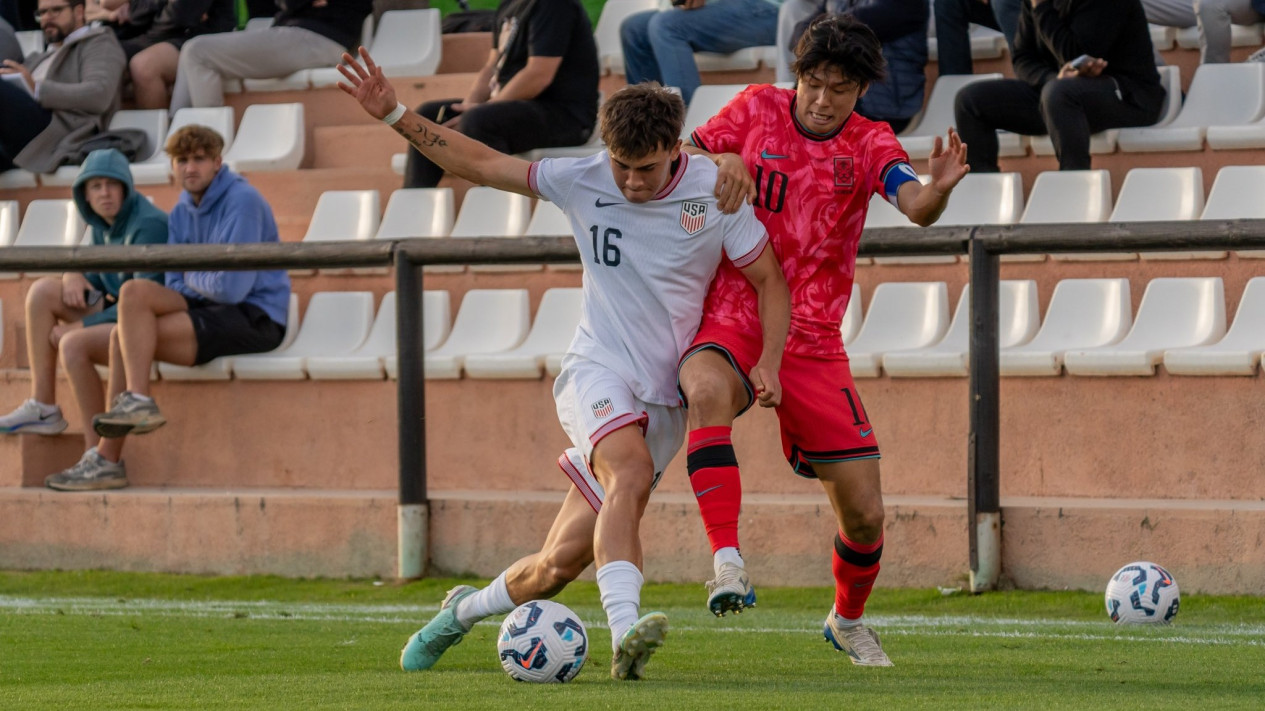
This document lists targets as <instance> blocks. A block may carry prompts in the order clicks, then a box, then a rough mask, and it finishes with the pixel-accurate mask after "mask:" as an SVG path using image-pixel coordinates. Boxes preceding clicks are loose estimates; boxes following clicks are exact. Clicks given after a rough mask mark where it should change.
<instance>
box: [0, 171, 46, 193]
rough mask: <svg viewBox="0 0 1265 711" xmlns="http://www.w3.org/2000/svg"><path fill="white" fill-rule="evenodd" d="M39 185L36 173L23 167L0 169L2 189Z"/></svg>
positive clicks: (0, 188)
mask: <svg viewBox="0 0 1265 711" xmlns="http://www.w3.org/2000/svg"><path fill="white" fill-rule="evenodd" d="M38 185H39V182H38V181H37V180H36V179H35V173H32V172H31V171H29V170H22V169H21V168H13V169H12V170H5V171H0V190H17V189H19V188H34V187H36V186H38Z"/></svg>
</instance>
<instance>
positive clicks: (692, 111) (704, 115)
mask: <svg viewBox="0 0 1265 711" xmlns="http://www.w3.org/2000/svg"><path fill="white" fill-rule="evenodd" d="M746 88H747V85H746V84H703V85H702V86H700V87H698V88H697V89H695V90H694V97H693V98H692V99H690V105H689V107H688V108H687V109H686V110H685V125H684V126H682V128H681V138H682V139H684V140H686V141H689V139H690V134H691V133H693V132H694V129H696V128H698V127H699V126H702V125H703V124H705V123H707V121H708V119H710V118H711V117H713V116H715V115H716V114H718V113H720V110H721V109H722V108H724V107H725V104H728V103H729V101H730V100H731V99H733V98H734V97H735V96H737V95H738V94H739V93H740V92H741V91H742V90H743V89H746Z"/></svg>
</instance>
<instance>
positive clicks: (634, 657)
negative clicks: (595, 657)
mask: <svg viewBox="0 0 1265 711" xmlns="http://www.w3.org/2000/svg"><path fill="white" fill-rule="evenodd" d="M667 636H668V618H667V615H664V614H663V613H662V612H651V613H648V614H646V615H644V616H642V618H641V619H640V620H637V621H636V622H634V623H633V626H632V627H629V628H628V631H627V632H625V633H624V636H623V638H621V639H620V640H619V648H618V649H616V650H615V658H614V659H612V660H611V678H612V679H616V680H619V681H638V680H640V679H642V678H643V677H644V676H645V673H646V662H648V661H650V655H652V654H654V653H655V650H657V649H658V648H659V647H662V646H663V640H664V639H666V638H667Z"/></svg>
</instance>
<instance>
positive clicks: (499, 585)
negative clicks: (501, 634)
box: [453, 572, 517, 630]
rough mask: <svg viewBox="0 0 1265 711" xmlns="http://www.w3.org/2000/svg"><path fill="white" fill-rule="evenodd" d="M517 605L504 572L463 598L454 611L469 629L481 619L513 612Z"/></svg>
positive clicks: (462, 624) (458, 619)
mask: <svg viewBox="0 0 1265 711" xmlns="http://www.w3.org/2000/svg"><path fill="white" fill-rule="evenodd" d="M515 607H517V606H516V605H515V604H514V601H513V600H511V599H510V590H509V587H507V586H506V585H505V573H504V572H502V573H501V574H500V575H498V576H496V580H493V581H492V582H491V583H490V584H489V585H488V586H487V587H486V588H483V589H482V590H480V591H478V592H476V593H474V594H473V595H467V596H465V597H464V598H462V600H461V602H458V603H457V609H456V610H453V612H454V613H455V614H456V615H457V622H460V623H461V626H462V627H465V628H466V629H467V630H468V629H470V628H471V627H473V626H474V623H476V622H478V621H479V620H482V619H484V618H487V617H491V616H492V615H504V614H506V613H509V612H513V611H514V608H515Z"/></svg>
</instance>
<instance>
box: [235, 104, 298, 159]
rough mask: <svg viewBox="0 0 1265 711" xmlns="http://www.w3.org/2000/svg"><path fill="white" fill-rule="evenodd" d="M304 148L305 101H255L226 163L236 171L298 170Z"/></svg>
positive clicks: (239, 129)
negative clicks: (275, 102) (277, 102)
mask: <svg viewBox="0 0 1265 711" xmlns="http://www.w3.org/2000/svg"><path fill="white" fill-rule="evenodd" d="M303 148H304V135H303V104H255V105H253V106H249V107H247V109H246V111H245V113H243V114H242V122H241V124H240V125H239V126H238V127H237V136H236V138H235V139H234V140H233V145H232V146H229V148H228V150H227V151H225V153H224V162H225V163H226V164H228V167H229V168H231V169H232V170H233V171H234V172H237V173H241V172H245V171H280V170H298V168H299V164H300V163H302V162H303Z"/></svg>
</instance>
